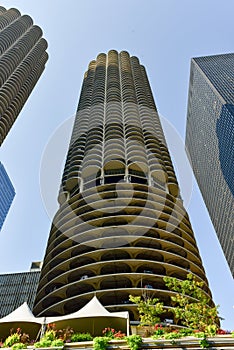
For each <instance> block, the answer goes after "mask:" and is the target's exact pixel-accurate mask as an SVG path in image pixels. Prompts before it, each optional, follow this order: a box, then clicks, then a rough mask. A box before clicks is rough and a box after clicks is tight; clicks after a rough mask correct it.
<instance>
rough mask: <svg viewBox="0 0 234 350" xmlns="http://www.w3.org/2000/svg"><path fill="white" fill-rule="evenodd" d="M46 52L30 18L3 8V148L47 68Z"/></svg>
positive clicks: (0, 134)
mask: <svg viewBox="0 0 234 350" xmlns="http://www.w3.org/2000/svg"><path fill="white" fill-rule="evenodd" d="M46 48H47V42H46V40H45V39H43V38H42V30H41V28H39V27H38V26H36V25H33V20H32V18H31V17H29V16H28V15H22V16H21V14H20V12H19V11H18V10H17V9H15V8H11V9H9V10H6V9H5V8H4V7H2V6H0V146H1V144H2V143H3V141H4V139H5V137H6V136H7V134H8V132H9V130H10V129H11V127H12V125H13V123H14V122H15V120H16V118H17V116H18V114H19V113H20V111H21V109H22V108H23V106H24V104H25V102H26V101H27V99H28V97H29V95H30V93H31V92H32V90H33V88H34V86H35V84H36V83H37V81H38V79H39V78H40V76H41V74H42V72H43V70H44V68H45V63H46V61H47V59H48V55H47V53H46Z"/></svg>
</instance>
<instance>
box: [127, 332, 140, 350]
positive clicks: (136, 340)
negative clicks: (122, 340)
mask: <svg viewBox="0 0 234 350" xmlns="http://www.w3.org/2000/svg"><path fill="white" fill-rule="evenodd" d="M126 340H127V343H128V345H129V347H130V349H131V350H138V349H139V347H140V346H141V344H142V337H141V336H140V335H136V334H133V335H129V336H128V337H126Z"/></svg>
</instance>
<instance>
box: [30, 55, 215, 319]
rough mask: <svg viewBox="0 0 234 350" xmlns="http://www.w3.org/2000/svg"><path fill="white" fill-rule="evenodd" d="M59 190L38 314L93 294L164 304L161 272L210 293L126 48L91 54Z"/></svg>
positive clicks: (117, 301)
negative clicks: (194, 281) (193, 280)
mask: <svg viewBox="0 0 234 350" xmlns="http://www.w3.org/2000/svg"><path fill="white" fill-rule="evenodd" d="M58 200H59V203H60V208H59V210H58V212H57V213H56V215H55V217H54V220H53V223H52V227H51V231H50V236H49V240H48V244H47V249H46V253H45V259H44V263H43V267H42V273H41V279H40V282H39V287H38V291H37V297H36V300H35V305H34V313H35V314H36V315H56V314H68V313H71V312H73V311H76V310H78V309H80V308H81V307H83V306H84V305H85V304H86V303H87V302H88V301H89V300H90V299H91V298H92V297H93V295H94V294H96V296H97V298H98V299H99V300H100V302H101V303H102V304H103V305H104V306H105V307H107V309H109V310H110V311H121V310H128V311H129V312H130V317H131V319H132V320H133V319H137V314H136V308H135V305H132V304H131V303H130V301H129V294H133V295H147V296H151V297H159V298H160V299H161V300H162V301H164V303H165V305H166V306H168V305H170V292H169V291H168V290H167V288H166V287H165V284H164V281H163V277H164V276H166V275H168V276H175V277H178V278H181V279H185V278H186V276H187V274H188V272H189V271H191V272H192V273H193V274H194V275H196V276H197V278H198V279H199V280H202V281H204V282H205V287H204V288H205V290H206V292H207V293H208V294H209V295H210V291H209V287H208V283H207V280H206V276H205V272H204V269H203V266H202V262H201V258H200V255H199V251H198V248H197V245H196V241H195V238H194V234H193V231H192V228H191V225H190V221H189V218H188V215H187V212H186V210H185V208H184V207H183V204H182V200H181V197H180V193H179V187H178V183H177V180H176V176H175V173H174V169H173V165H172V162H171V159H170V155H169V152H168V149H167V145H166V141H165V138H164V134H163V130H162V127H161V124H160V120H159V117H158V113H157V109H156V106H155V103H154V99H153V96H152V92H151V88H150V85H149V82H148V78H147V74H146V71H145V68H144V67H143V66H142V65H141V64H140V63H139V60H138V59H137V58H136V57H130V56H129V54H128V53H127V52H126V51H122V52H121V53H118V52H116V51H115V50H111V51H109V53H108V54H107V55H106V54H104V53H101V54H99V55H98V56H97V59H96V60H94V61H91V62H90V64H89V68H88V71H87V72H86V73H85V76H84V80H83V86H82V91H81V96H80V101H79V105H78V109H77V113H76V119H75V123H74V128H73V133H72V136H71V141H70V146H69V150H68V154H67V159H66V164H65V169H64V173H63V177H62V183H61V188H60V192H59V197H58ZM164 316H165V317H172V315H171V314H170V313H169V312H167V313H166V314H165V315H164Z"/></svg>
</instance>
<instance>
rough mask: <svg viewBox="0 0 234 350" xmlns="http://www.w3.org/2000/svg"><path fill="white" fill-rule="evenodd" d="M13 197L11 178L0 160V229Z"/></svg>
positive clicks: (13, 190)
mask: <svg viewBox="0 0 234 350" xmlns="http://www.w3.org/2000/svg"><path fill="white" fill-rule="evenodd" d="M14 197H15V189H14V187H13V185H12V183H11V180H10V178H9V176H8V174H7V172H6V169H5V168H4V166H3V164H2V163H1V162H0V231H1V228H2V226H3V223H4V221H5V219H6V216H7V213H8V211H9V209H10V207H11V204H12V202H13V199H14Z"/></svg>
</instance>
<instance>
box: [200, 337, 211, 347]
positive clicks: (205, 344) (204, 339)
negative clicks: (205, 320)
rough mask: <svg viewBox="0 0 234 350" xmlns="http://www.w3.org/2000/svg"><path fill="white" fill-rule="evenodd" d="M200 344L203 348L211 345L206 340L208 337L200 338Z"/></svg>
mask: <svg viewBox="0 0 234 350" xmlns="http://www.w3.org/2000/svg"><path fill="white" fill-rule="evenodd" d="M199 344H200V347H201V348H202V349H206V348H209V347H210V343H209V342H208V341H207V340H206V337H204V338H203V339H202V340H200V342H199Z"/></svg>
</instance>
